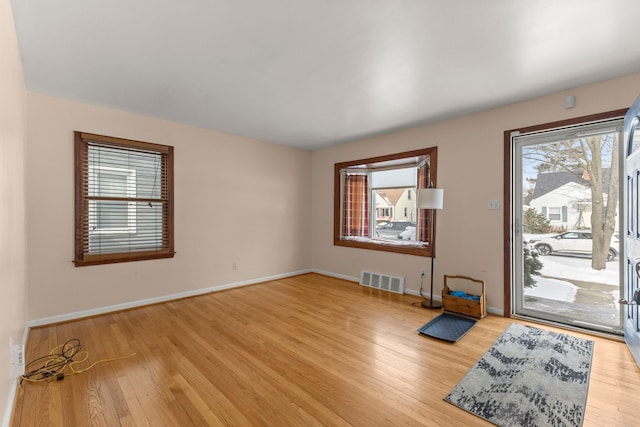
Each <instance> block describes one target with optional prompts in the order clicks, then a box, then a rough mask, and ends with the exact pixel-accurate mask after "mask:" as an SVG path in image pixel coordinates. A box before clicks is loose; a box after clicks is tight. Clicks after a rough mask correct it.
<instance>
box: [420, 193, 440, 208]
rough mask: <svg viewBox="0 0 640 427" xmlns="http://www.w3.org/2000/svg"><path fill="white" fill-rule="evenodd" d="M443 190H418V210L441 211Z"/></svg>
mask: <svg viewBox="0 0 640 427" xmlns="http://www.w3.org/2000/svg"><path fill="white" fill-rule="evenodd" d="M443 206H444V190H443V189H442V188H420V189H419V190H418V209H442V207H443Z"/></svg>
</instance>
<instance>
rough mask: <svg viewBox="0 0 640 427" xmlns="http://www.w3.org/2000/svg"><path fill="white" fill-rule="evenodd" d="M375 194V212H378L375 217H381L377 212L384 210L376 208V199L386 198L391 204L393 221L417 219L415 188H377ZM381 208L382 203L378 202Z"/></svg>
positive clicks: (413, 220) (412, 220)
mask: <svg viewBox="0 0 640 427" xmlns="http://www.w3.org/2000/svg"><path fill="white" fill-rule="evenodd" d="M376 194H378V197H376V214H378V217H377V219H382V218H381V217H380V216H379V214H380V213H381V212H385V211H384V210H382V209H381V210H379V208H378V199H384V200H386V201H387V202H388V203H389V205H390V206H392V209H391V210H392V213H391V215H392V216H393V218H392V220H393V221H411V222H415V221H416V220H417V217H416V200H415V199H416V190H415V189H413V188H408V189H402V188H394V189H386V190H377V191H376ZM380 207H381V208H382V207H383V205H382V204H380Z"/></svg>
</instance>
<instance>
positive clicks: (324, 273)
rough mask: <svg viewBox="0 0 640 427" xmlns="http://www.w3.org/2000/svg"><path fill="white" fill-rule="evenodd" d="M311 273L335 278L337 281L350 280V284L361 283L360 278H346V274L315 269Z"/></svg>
mask: <svg viewBox="0 0 640 427" xmlns="http://www.w3.org/2000/svg"><path fill="white" fill-rule="evenodd" d="M311 272H313V273H318V274H322V275H323V276H329V277H335V278H336V279H342V280H348V281H350V282H356V283H359V282H360V278H359V277H353V276H345V275H344V274H338V273H332V272H330V271H325V270H318V269H313V270H311Z"/></svg>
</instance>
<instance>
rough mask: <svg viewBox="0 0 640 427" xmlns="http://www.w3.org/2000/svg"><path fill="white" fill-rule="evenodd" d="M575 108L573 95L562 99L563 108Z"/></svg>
mask: <svg viewBox="0 0 640 427" xmlns="http://www.w3.org/2000/svg"><path fill="white" fill-rule="evenodd" d="M575 106H576V97H575V96H573V95H568V96H567V97H566V98H565V99H564V108H566V109H567V110H568V109H569V108H573V107H575Z"/></svg>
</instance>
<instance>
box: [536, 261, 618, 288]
mask: <svg viewBox="0 0 640 427" xmlns="http://www.w3.org/2000/svg"><path fill="white" fill-rule="evenodd" d="M538 259H539V260H540V261H541V262H542V269H541V270H540V273H541V275H542V276H548V277H556V278H559V279H573V280H579V281H581V282H592V283H604V284H606V285H614V286H617V285H618V283H619V279H618V273H619V272H618V262H617V258H616V261H615V262H614V261H609V262H608V263H607V268H606V270H594V269H592V268H591V259H589V258H572V257H563V256H545V257H543V256H540V257H538Z"/></svg>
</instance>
